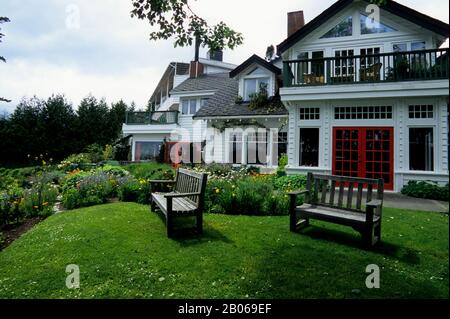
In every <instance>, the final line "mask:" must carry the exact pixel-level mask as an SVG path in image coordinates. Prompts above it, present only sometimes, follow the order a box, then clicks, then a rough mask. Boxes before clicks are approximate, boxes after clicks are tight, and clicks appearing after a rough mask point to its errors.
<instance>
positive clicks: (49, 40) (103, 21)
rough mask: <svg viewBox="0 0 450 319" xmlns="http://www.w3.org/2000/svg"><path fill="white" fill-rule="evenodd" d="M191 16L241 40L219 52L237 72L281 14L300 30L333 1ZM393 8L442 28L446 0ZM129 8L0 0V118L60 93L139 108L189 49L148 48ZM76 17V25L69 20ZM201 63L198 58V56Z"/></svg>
mask: <svg viewBox="0 0 450 319" xmlns="http://www.w3.org/2000/svg"><path fill="white" fill-rule="evenodd" d="M191 2H192V7H193V8H194V11H195V12H196V13H197V14H198V15H200V16H203V17H205V18H206V19H207V20H208V21H209V22H210V23H217V22H219V21H224V22H225V23H227V24H228V25H230V26H231V27H232V28H234V29H235V30H238V31H240V32H242V33H243V35H244V38H245V39H244V41H245V42H244V45H242V46H240V47H238V48H237V49H235V50H234V51H226V52H225V54H224V60H225V61H226V62H230V63H235V64H240V63H241V62H243V61H244V60H245V59H247V58H248V57H249V56H250V55H252V54H253V53H256V54H259V55H260V56H264V54H265V51H266V48H267V46H268V45H270V44H274V45H276V44H279V43H280V42H281V41H283V40H284V39H285V37H286V32H287V31H286V23H287V22H286V14H287V12H290V11H296V10H304V12H305V18H306V22H308V21H310V20H311V19H313V18H314V17H315V16H317V15H318V14H320V13H321V12H322V11H323V10H325V9H327V8H328V7H329V6H330V5H331V4H333V3H334V2H335V0H280V1H273V0H197V1H191ZM398 2H400V3H402V4H404V5H407V6H409V7H411V8H414V9H416V10H418V11H421V12H423V13H425V14H427V15H430V16H432V17H434V18H437V19H440V20H442V21H444V22H447V23H448V20H449V18H448V11H449V2H448V0H399V1H398ZM130 11H131V0H39V1H36V0H0V16H7V17H9V18H10V19H11V23H7V24H4V25H3V26H2V32H3V33H5V34H6V37H5V38H3V40H4V41H3V43H1V44H0V53H1V55H3V56H5V57H6V58H7V59H8V63H7V64H3V63H2V64H0V96H3V97H7V98H10V99H13V102H12V103H9V104H5V103H0V112H1V111H4V110H7V111H12V110H13V109H14V108H15V106H16V104H17V103H18V101H19V100H20V99H21V97H23V96H33V95H37V96H39V97H43V98H46V97H48V96H50V95H51V94H52V93H64V94H65V95H66V96H67V97H68V99H69V100H71V101H72V102H73V103H74V105H75V106H76V105H77V104H78V103H79V101H80V100H81V99H82V98H83V97H85V96H86V95H88V94H89V93H92V94H93V95H94V96H96V97H99V98H100V97H105V98H106V100H107V101H108V102H112V101H117V100H119V99H123V100H124V101H126V102H127V103H130V102H131V101H135V102H136V103H137V105H138V106H144V105H145V104H146V102H147V101H148V99H149V97H150V96H151V94H152V92H153V90H154V88H155V86H156V84H157V82H158V81H159V79H160V78H161V76H162V73H163V72H164V70H165V68H166V67H167V65H168V63H169V62H171V61H180V62H189V61H190V60H191V59H192V57H193V53H194V52H193V49H192V48H174V47H173V41H171V40H166V41H162V40H161V41H157V42H154V41H150V40H148V33H149V30H150V26H149V25H147V24H146V22H144V21H141V20H137V19H132V18H131V17H130ZM78 12H79V18H80V19H79V21H78V20H77V19H72V17H76V16H77V13H78ZM202 53H203V55H204V54H205V52H202Z"/></svg>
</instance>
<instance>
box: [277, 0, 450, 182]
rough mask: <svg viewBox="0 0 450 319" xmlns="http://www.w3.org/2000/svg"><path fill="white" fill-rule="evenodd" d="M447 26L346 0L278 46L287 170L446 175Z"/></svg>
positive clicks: (403, 10) (398, 178) (392, 178)
mask: <svg viewBox="0 0 450 319" xmlns="http://www.w3.org/2000/svg"><path fill="white" fill-rule="evenodd" d="M448 34H449V26H448V24H445V23H443V22H441V21H438V20H436V19H433V18H431V17H428V16H426V15H423V14H421V13H419V12H417V11H414V10H412V9H410V8H407V7H405V6H403V5H400V4H398V3H396V2H394V1H387V4H386V5H384V6H382V7H381V8H378V7H376V6H373V5H370V4H369V2H368V1H362V0H360V1H356V0H354V1H353V0H339V1H337V2H336V3H335V4H334V5H332V6H331V7H330V8H329V9H327V10H326V11H324V12H323V13H322V14H320V15H319V16H318V17H316V18H315V19H313V20H312V21H311V22H309V23H308V24H306V25H304V26H303V27H301V28H300V29H299V30H298V31H296V32H295V33H293V34H292V35H291V36H289V37H288V38H287V39H286V40H285V41H283V42H282V43H281V44H280V45H279V46H278V51H279V54H280V55H281V56H282V59H283V64H284V68H283V77H284V81H283V84H284V85H283V88H281V89H280V96H281V100H282V101H283V103H284V104H285V106H286V108H287V109H288V111H289V150H288V156H289V165H288V167H287V171H288V172H289V173H292V174H294V173H305V172H309V171H314V172H324V173H332V174H334V175H344V176H355V177H368V178H383V179H384V180H385V184H386V189H391V190H395V191H399V190H400V189H401V188H402V186H403V185H404V184H406V183H407V182H408V181H409V180H433V181H437V182H443V183H447V182H448V178H449V175H448V95H449V92H448V90H449V74H448V72H449V70H448V53H449V50H448V48H446V49H439V48H440V47H441V45H442V44H443V43H444V42H445V40H446V39H448Z"/></svg>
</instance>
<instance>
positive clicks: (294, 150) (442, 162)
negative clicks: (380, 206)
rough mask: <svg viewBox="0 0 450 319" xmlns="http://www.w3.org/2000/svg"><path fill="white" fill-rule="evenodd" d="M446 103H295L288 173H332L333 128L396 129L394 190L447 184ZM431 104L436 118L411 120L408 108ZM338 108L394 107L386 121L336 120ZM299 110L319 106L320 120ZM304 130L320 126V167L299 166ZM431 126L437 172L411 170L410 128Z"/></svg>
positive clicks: (291, 112) (428, 100)
mask: <svg viewBox="0 0 450 319" xmlns="http://www.w3.org/2000/svg"><path fill="white" fill-rule="evenodd" d="M446 101H447V100H446V99H442V98H422V99H410V98H404V99H381V98H380V99H379V100H377V101H370V100H344V101H335V102H323V103H317V102H314V103H313V102H309V103H300V102H299V103H292V102H290V104H289V105H290V107H289V108H288V109H289V148H288V149H289V153H288V155H289V165H288V167H287V171H288V173H289V174H298V173H306V172H308V171H315V172H323V173H332V169H333V166H332V165H333V158H332V154H333V148H334V145H333V128H334V127H393V128H394V139H393V143H394V163H393V165H394V169H393V171H394V172H393V173H394V190H395V191H400V190H401V188H402V187H403V185H405V184H406V183H407V182H408V181H410V180H432V181H436V182H439V183H447V182H448V176H449V175H448V119H447V102H446ZM414 104H432V105H433V106H434V118H433V119H409V105H414ZM336 106H392V107H393V118H392V119H385V120H335V119H334V108H335V107H336ZM300 107H320V109H321V112H320V116H321V119H320V120H319V121H316V120H312V121H300V120H299V112H298V109H299V108H300ZM302 127H319V129H320V142H319V150H320V151H319V166H318V167H300V166H299V154H298V153H299V147H298V143H299V139H300V137H299V131H300V128H302ZM410 127H432V128H433V129H434V135H433V136H434V171H431V172H422V171H410V169H409V128H410Z"/></svg>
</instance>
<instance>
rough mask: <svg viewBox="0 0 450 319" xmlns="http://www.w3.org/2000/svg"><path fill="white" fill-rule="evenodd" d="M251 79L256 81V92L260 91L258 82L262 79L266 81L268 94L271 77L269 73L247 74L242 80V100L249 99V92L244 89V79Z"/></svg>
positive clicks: (268, 92)
mask: <svg viewBox="0 0 450 319" xmlns="http://www.w3.org/2000/svg"><path fill="white" fill-rule="evenodd" d="M251 80H255V81H256V92H255V93H259V92H260V89H261V87H260V84H261V83H262V82H263V80H264V81H267V94H268V95H269V96H270V95H271V94H270V92H271V79H270V75H265V74H261V75H251V76H250V75H249V76H246V77H244V80H243V85H244V87H243V91H244V96H243V98H244V101H250V97H249V94H248V93H247V89H246V85H245V82H246V81H251Z"/></svg>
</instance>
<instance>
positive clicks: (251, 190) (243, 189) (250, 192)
mask: <svg viewBox="0 0 450 319" xmlns="http://www.w3.org/2000/svg"><path fill="white" fill-rule="evenodd" d="M272 191H273V186H272V185H271V184H269V183H265V182H264V181H263V180H260V179H258V178H247V179H243V180H241V181H239V182H238V185H237V187H236V197H237V201H238V207H239V209H240V210H241V213H242V214H246V215H267V213H268V212H267V211H265V210H264V208H265V207H264V202H265V201H266V199H268V198H270V197H271V196H272Z"/></svg>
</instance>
